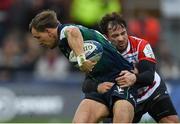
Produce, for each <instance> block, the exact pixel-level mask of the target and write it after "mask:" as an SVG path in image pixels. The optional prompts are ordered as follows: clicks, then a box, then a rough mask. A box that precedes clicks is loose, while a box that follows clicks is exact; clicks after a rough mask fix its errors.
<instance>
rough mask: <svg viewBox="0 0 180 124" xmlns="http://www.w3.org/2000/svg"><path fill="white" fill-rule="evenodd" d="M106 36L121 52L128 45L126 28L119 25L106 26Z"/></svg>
mask: <svg viewBox="0 0 180 124" xmlns="http://www.w3.org/2000/svg"><path fill="white" fill-rule="evenodd" d="M107 38H108V39H109V40H110V41H111V42H112V43H113V44H114V45H115V46H116V47H117V49H118V50H120V52H123V51H124V50H125V49H126V48H127V46H128V35H127V31H126V28H125V27H123V26H121V25H116V26H111V25H109V26H108V34H107Z"/></svg>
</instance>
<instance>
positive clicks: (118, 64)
mask: <svg viewBox="0 0 180 124" xmlns="http://www.w3.org/2000/svg"><path fill="white" fill-rule="evenodd" d="M73 26H75V27H78V28H79V29H80V32H81V34H82V36H83V39H84V41H86V40H95V41H97V42H99V43H100V44H101V45H102V47H103V54H102V57H101V59H100V60H99V61H98V63H97V64H96V65H95V67H94V68H93V70H92V72H90V73H88V76H89V77H90V78H92V79H93V80H94V81H96V82H97V83H101V82H105V81H111V82H115V78H116V77H117V76H118V74H119V73H120V72H121V71H122V70H132V69H133V65H132V63H129V62H128V61H127V60H125V59H124V58H123V57H122V56H121V55H120V53H119V52H118V50H117V49H116V48H115V47H114V46H113V45H112V44H111V43H110V41H108V40H107V39H106V38H105V37H104V36H103V35H102V34H101V33H99V32H98V31H96V30H93V29H89V28H86V27H84V26H81V25H72V24H65V25H61V24H60V25H59V26H58V35H59V42H58V46H59V49H60V50H61V51H62V53H63V54H64V55H65V56H66V57H67V58H69V54H70V52H71V49H70V47H69V45H68V41H67V37H66V35H65V29H66V28H68V27H73Z"/></svg>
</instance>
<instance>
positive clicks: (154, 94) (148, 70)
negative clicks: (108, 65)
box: [83, 13, 179, 123]
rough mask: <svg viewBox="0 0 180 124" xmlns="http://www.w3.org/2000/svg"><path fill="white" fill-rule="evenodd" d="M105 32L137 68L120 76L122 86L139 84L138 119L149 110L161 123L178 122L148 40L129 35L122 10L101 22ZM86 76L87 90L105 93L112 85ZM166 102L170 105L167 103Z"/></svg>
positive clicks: (119, 80)
mask: <svg viewBox="0 0 180 124" xmlns="http://www.w3.org/2000/svg"><path fill="white" fill-rule="evenodd" d="M100 29H101V32H102V33H103V34H105V36H106V37H107V38H108V39H109V40H110V41H111V42H112V44H114V45H115V46H116V48H117V49H118V50H119V52H120V53H121V55H122V56H123V57H124V58H125V59H126V60H128V61H129V62H130V63H133V64H134V66H135V67H136V69H137V72H134V73H133V72H130V71H128V70H124V71H122V72H121V73H120V74H119V77H117V78H116V81H117V82H118V84H119V85H120V87H128V86H132V85H137V86H138V99H137V106H136V109H135V116H134V120H133V122H134V123H137V122H139V121H140V119H141V117H142V116H143V114H145V113H146V112H148V113H149V114H150V115H151V117H152V118H153V119H154V120H155V121H156V122H159V123H177V122H179V118H178V116H177V112H176V110H175V108H174V106H173V104H172V101H171V99H170V96H169V94H168V92H167V88H166V86H165V83H164V81H163V80H162V78H161V77H160V76H159V74H158V73H157V72H156V58H155V56H154V53H153V51H152V49H151V46H150V44H149V43H148V41H146V40H144V39H141V38H137V37H133V36H128V34H127V30H126V22H125V21H124V19H123V18H122V17H121V15H119V14H118V13H112V14H107V15H105V16H104V17H103V18H102V20H101V22H100ZM87 82H92V81H91V80H89V79H88V78H86V80H85V82H84V85H83V91H84V92H91V91H98V92H99V93H105V92H107V91H108V90H109V89H111V86H112V83H111V82H104V83H101V84H99V85H98V86H97V85H93V84H94V83H87ZM165 103H166V105H164V104H165Z"/></svg>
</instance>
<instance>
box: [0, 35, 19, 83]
mask: <svg viewBox="0 0 180 124" xmlns="http://www.w3.org/2000/svg"><path fill="white" fill-rule="evenodd" d="M20 55H21V50H20V47H19V43H18V37H17V35H16V33H10V34H8V35H7V36H6V37H5V39H4V40H3V44H2V48H1V49H0V68H1V71H0V79H2V80H10V79H11V78H12V77H13V71H14V70H15V69H17V68H18V67H19V66H20Z"/></svg>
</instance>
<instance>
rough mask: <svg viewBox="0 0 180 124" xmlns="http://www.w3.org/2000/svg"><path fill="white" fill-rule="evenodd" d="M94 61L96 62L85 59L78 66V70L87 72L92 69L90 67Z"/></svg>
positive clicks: (92, 66)
mask: <svg viewBox="0 0 180 124" xmlns="http://www.w3.org/2000/svg"><path fill="white" fill-rule="evenodd" d="M96 63H97V62H95V61H90V60H86V61H84V62H83V63H82V65H81V66H80V70H81V71H83V72H86V73H89V72H91V71H92V69H93V68H94V66H95V65H96Z"/></svg>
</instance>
